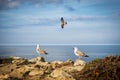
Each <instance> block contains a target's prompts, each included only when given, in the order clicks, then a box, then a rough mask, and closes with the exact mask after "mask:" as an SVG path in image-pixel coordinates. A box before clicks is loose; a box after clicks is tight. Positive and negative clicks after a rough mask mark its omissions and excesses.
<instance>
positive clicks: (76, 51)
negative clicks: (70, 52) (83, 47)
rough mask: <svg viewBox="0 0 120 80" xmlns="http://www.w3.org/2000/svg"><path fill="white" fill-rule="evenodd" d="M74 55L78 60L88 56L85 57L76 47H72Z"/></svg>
mask: <svg viewBox="0 0 120 80" xmlns="http://www.w3.org/2000/svg"><path fill="white" fill-rule="evenodd" d="M74 53H75V55H76V56H78V57H79V58H80V57H89V56H88V55H86V54H85V53H84V52H81V51H79V50H78V48H77V47H74Z"/></svg>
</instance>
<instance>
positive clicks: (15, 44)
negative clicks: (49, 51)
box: [0, 43, 120, 46]
mask: <svg viewBox="0 0 120 80" xmlns="http://www.w3.org/2000/svg"><path fill="white" fill-rule="evenodd" d="M36 44H38V43H36ZM36 44H0V46H15V45H16V46H22V45H23V46H25V45H26V46H30V45H31V46H32V45H36ZM40 45H43V46H44V45H46V46H47V45H48V46H49V45H120V44H40Z"/></svg>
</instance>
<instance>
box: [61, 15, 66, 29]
mask: <svg viewBox="0 0 120 80" xmlns="http://www.w3.org/2000/svg"><path fill="white" fill-rule="evenodd" d="M65 24H67V22H65V21H64V19H63V17H61V28H62V29H63V28H64V25H65Z"/></svg>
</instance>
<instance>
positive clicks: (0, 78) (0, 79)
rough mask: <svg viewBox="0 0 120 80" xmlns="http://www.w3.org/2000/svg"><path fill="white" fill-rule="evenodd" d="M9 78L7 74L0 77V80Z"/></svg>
mask: <svg viewBox="0 0 120 80" xmlns="http://www.w3.org/2000/svg"><path fill="white" fill-rule="evenodd" d="M8 78H9V75H8V74H5V75H0V80H6V79H8Z"/></svg>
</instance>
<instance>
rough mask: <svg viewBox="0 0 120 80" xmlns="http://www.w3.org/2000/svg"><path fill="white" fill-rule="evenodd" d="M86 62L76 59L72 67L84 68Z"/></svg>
mask: <svg viewBox="0 0 120 80" xmlns="http://www.w3.org/2000/svg"><path fill="white" fill-rule="evenodd" d="M85 65H86V62H85V61H83V60H80V59H77V60H76V61H75V63H74V66H85Z"/></svg>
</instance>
